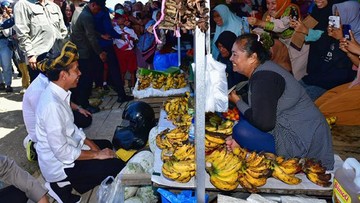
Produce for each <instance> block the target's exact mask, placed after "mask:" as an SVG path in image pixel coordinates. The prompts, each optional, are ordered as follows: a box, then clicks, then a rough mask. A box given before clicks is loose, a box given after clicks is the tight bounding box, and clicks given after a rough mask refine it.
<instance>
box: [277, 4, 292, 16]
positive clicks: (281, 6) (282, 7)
mask: <svg viewBox="0 0 360 203" xmlns="http://www.w3.org/2000/svg"><path fill="white" fill-rule="evenodd" d="M290 4H291V1H290V0H276V11H277V12H276V16H274V18H280V17H281V16H282V14H284V12H285V9H286V8H287V7H289V6H290Z"/></svg>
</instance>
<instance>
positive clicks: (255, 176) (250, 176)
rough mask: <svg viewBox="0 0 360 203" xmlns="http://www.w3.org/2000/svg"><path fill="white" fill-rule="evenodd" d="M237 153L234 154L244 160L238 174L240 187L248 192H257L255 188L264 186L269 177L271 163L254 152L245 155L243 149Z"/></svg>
mask: <svg viewBox="0 0 360 203" xmlns="http://www.w3.org/2000/svg"><path fill="white" fill-rule="evenodd" d="M239 151H240V152H239V153H237V151H234V153H235V154H237V155H239V157H240V159H242V160H244V165H243V167H242V169H241V171H240V174H239V182H240V185H241V186H242V187H243V188H244V189H246V190H247V191H249V192H252V193H254V192H257V187H261V186H263V185H265V184H266V181H267V179H268V178H269V177H270V175H271V169H270V166H271V162H270V161H269V160H268V159H266V158H265V156H264V155H258V154H257V153H256V152H252V153H248V154H247V153H246V151H245V150H243V149H240V150H239Z"/></svg>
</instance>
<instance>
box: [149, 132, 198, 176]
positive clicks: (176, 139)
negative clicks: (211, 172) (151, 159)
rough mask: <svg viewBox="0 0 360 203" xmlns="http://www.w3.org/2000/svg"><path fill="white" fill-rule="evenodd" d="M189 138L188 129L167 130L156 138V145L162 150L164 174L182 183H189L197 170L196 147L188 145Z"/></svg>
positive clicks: (162, 169)
mask: <svg viewBox="0 0 360 203" xmlns="http://www.w3.org/2000/svg"><path fill="white" fill-rule="evenodd" d="M188 137H189V135H188V133H187V128H186V127H179V128H174V129H173V130H169V129H166V130H164V131H162V132H160V133H159V134H158V135H157V136H156V145H157V146H158V147H159V148H160V149H162V151H161V160H162V161H163V162H164V163H163V165H162V168H161V171H162V174H163V175H164V177H166V178H168V179H170V180H174V181H177V182H180V183H186V182H189V181H190V179H191V178H192V177H193V176H194V175H195V170H196V164H195V147H194V145H192V144H188V143H187V140H188Z"/></svg>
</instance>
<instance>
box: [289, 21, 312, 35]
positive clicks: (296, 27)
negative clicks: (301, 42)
mask: <svg viewBox="0 0 360 203" xmlns="http://www.w3.org/2000/svg"><path fill="white" fill-rule="evenodd" d="M290 27H292V28H294V30H295V31H296V32H300V33H303V34H305V35H307V34H309V28H307V27H306V26H305V25H304V23H302V22H301V21H300V20H294V19H291V20H290Z"/></svg>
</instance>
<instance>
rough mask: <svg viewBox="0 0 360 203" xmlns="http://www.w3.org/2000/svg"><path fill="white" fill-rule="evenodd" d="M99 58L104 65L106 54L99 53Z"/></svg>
mask: <svg viewBox="0 0 360 203" xmlns="http://www.w3.org/2000/svg"><path fill="white" fill-rule="evenodd" d="M99 57H100V59H101V61H102V62H104V63H105V62H106V60H107V54H106V52H105V51H103V52H101V53H100V54H99Z"/></svg>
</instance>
